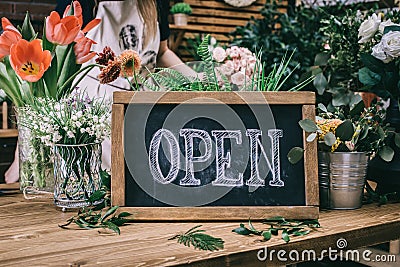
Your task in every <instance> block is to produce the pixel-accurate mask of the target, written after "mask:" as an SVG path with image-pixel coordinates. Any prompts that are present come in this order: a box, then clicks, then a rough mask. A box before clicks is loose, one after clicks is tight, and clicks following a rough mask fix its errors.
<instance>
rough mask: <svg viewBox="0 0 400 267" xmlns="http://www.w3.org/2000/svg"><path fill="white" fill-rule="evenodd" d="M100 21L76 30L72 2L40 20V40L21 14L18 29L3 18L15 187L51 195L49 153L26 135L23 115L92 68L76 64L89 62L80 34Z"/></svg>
mask: <svg viewBox="0 0 400 267" xmlns="http://www.w3.org/2000/svg"><path fill="white" fill-rule="evenodd" d="M99 22H100V20H98V19H95V20H93V21H91V22H90V23H89V24H88V25H87V26H86V27H84V28H82V25H83V20H82V8H81V6H80V4H79V2H78V1H74V2H73V3H72V5H69V6H68V7H67V8H66V10H65V12H64V14H63V17H62V18H61V17H60V16H59V14H58V13H57V12H54V11H53V12H51V14H50V16H48V17H47V18H46V19H45V23H44V27H43V34H42V38H41V39H39V38H38V36H39V34H38V33H37V32H35V30H34V29H33V27H32V25H31V23H30V20H29V15H28V14H27V15H26V17H25V20H24V23H23V25H22V27H18V28H16V27H14V25H12V23H11V22H10V21H9V20H8V19H7V18H5V17H3V18H2V19H1V23H2V28H3V33H2V34H1V35H0V88H1V89H3V90H4V92H5V94H6V95H7V97H8V98H9V99H10V100H11V101H12V103H13V104H14V105H15V106H16V107H17V120H18V130H19V142H18V143H19V151H20V153H19V158H20V181H21V188H25V187H26V186H28V185H33V186H34V187H38V188H40V189H46V190H51V191H52V188H51V184H50V185H49V184H47V185H46V177H47V178H48V180H47V182H49V181H51V180H53V179H52V175H51V174H52V168H51V164H49V162H51V160H50V157H51V155H50V154H51V152H50V149H49V148H46V147H44V146H43V143H42V142H41V141H40V139H37V138H35V137H34V136H32V133H31V132H30V130H29V129H27V128H25V125H26V124H27V123H29V121H30V117H29V116H28V117H26V110H27V109H28V110H29V108H30V106H31V105H33V104H34V103H35V100H36V98H38V97H47V98H50V99H54V100H59V99H61V98H62V97H64V96H67V95H68V94H69V93H70V92H71V91H72V89H73V88H74V87H75V86H74V85H73V81H74V79H75V78H76V77H77V75H78V74H79V73H81V72H84V71H85V70H90V69H91V68H93V67H94V65H89V66H87V67H85V68H81V64H82V63H84V62H86V61H88V60H89V59H90V58H92V57H94V56H95V55H96V53H94V52H91V51H90V49H91V46H92V44H93V43H94V41H93V40H90V39H89V38H87V37H86V36H85V34H86V33H87V32H88V31H89V30H91V29H92V28H93V27H95V26H96V25H97V24H98V23H99Z"/></svg>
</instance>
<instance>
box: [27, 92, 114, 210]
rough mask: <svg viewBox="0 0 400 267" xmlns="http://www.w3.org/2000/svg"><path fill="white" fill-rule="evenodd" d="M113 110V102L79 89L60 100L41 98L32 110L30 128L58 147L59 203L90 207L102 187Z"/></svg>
mask: <svg viewBox="0 0 400 267" xmlns="http://www.w3.org/2000/svg"><path fill="white" fill-rule="evenodd" d="M110 111H111V107H110V103H107V102H105V101H104V100H103V99H95V100H91V99H90V98H89V97H88V96H85V95H84V94H80V93H78V92H75V91H74V93H73V94H71V95H70V96H69V97H66V98H63V99H61V100H59V101H55V100H54V99H51V98H39V99H37V100H36V101H35V104H34V105H33V106H32V108H31V109H29V110H28V115H29V116H30V117H31V118H32V120H31V121H30V124H29V125H28V127H29V129H31V131H32V132H33V133H34V135H35V136H36V138H37V139H39V140H40V141H41V142H42V143H44V144H45V145H46V146H49V147H54V174H55V191H54V192H55V195H54V198H55V203H56V205H58V206H60V207H81V206H86V205H88V198H89V197H90V195H91V194H92V193H93V192H95V191H97V190H99V189H100V187H101V179H100V165H101V142H102V141H103V140H104V139H105V138H106V137H109V135H110V120H111V113H110Z"/></svg>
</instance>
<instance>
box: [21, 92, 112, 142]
mask: <svg viewBox="0 0 400 267" xmlns="http://www.w3.org/2000/svg"><path fill="white" fill-rule="evenodd" d="M27 112H28V114H29V116H28V119H27V120H26V122H24V124H25V125H26V126H28V127H29V128H30V129H31V130H32V131H33V132H34V135H35V136H36V137H38V138H40V140H41V141H42V143H44V144H45V145H47V146H52V145H54V144H67V145H79V144H89V143H96V142H101V141H103V140H104V138H106V137H109V136H110V132H111V126H110V125H111V105H110V103H108V102H105V100H104V99H95V100H92V99H90V98H89V97H88V96H87V95H85V94H80V93H75V94H71V95H70V96H69V97H67V98H64V99H61V100H60V101H58V102H57V101H55V100H53V99H49V98H39V99H37V101H36V102H35V104H34V105H33V106H32V107H31V108H30V109H29V110H28V111H27Z"/></svg>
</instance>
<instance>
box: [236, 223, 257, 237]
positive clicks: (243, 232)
mask: <svg viewBox="0 0 400 267" xmlns="http://www.w3.org/2000/svg"><path fill="white" fill-rule="evenodd" d="M232 232H235V233H237V234H239V235H250V234H251V233H252V232H251V231H250V230H249V229H247V228H246V227H244V225H243V224H242V223H241V224H240V227H238V228H235V229H233V230H232Z"/></svg>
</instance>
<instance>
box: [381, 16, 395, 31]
mask: <svg viewBox="0 0 400 267" xmlns="http://www.w3.org/2000/svg"><path fill="white" fill-rule="evenodd" d="M393 25H397V26H398V24H395V23H393V22H392V21H391V20H390V19H388V20H386V21H382V22H381V23H380V24H379V32H380V33H383V31H384V30H385V27H386V26H393Z"/></svg>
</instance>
